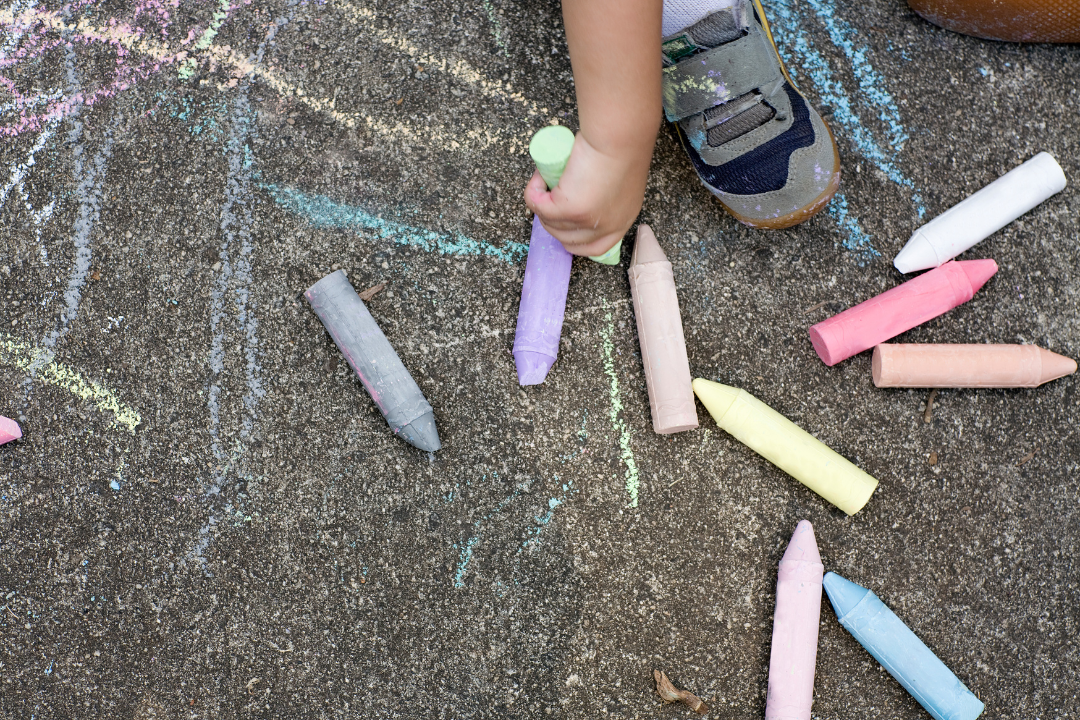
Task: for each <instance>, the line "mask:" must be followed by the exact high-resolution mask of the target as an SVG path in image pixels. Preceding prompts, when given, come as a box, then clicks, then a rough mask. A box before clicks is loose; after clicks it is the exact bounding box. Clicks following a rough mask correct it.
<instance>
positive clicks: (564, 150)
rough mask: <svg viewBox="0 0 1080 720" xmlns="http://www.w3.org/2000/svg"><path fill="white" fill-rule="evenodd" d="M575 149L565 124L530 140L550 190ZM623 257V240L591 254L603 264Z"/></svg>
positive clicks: (536, 135) (535, 161)
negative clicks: (601, 252)
mask: <svg viewBox="0 0 1080 720" xmlns="http://www.w3.org/2000/svg"><path fill="white" fill-rule="evenodd" d="M573 149H574V133H573V132H571V131H570V128H568V127H565V126H563V125H548V126H547V127H544V128H541V129H540V130H538V131H537V132H536V134H535V135H533V137H532V140H531V141H530V142H529V155H531V156H532V159H533V162H534V163H536V169H537V170H539V171H540V177H542V178H544V182H545V183H547V186H548V190H551V189H552V188H554V187H555V186H556V185H558V184H559V178H561V177H562V174H563V171H564V170H566V163H567V162H568V161H569V160H570V152H571V151H572V150H573ZM621 258H622V240H620V241H619V242H618V243H616V244H615V246H614V247H613V248H611V249H610V250H608V251H607V252H606V253H604V254H603V255H594V256H590V257H589V259H590V260H594V261H596V262H598V263H601V264H602V265H618V264H619V260H620V259H621Z"/></svg>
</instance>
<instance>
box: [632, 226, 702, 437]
mask: <svg viewBox="0 0 1080 720" xmlns="http://www.w3.org/2000/svg"><path fill="white" fill-rule="evenodd" d="M628 272H629V275H630V293H631V295H632V296H633V298H634V317H635V318H636V319H637V329H638V340H639V342H640V343H641V362H642V365H643V366H644V368H645V385H646V387H647V388H648V390H649V407H650V408H651V409H652V422H653V430H654V431H655V432H657V433H660V434H661V435H668V434H671V433H677V432H682V431H683V430H692V429H693V428H696V427H697V426H698V419H697V406H696V405H695V403H694V388H693V385H691V382H692V380H693V378H691V376H690V362H689V360H687V355H686V340H685V338H684V336H683V327H682V315H680V313H679V298H678V296H677V295H676V293H675V275H674V274H673V272H672V269H671V263H670V262H668V259H667V256H666V255H665V254H664V250H663V248H661V247H660V243H658V242H657V241H656V235H655V234H654V233H653V231H652V229H651V228H649V226H648V225H638V229H637V240H636V241H635V242H634V254H633V256H631V258H630V269H629V271H628Z"/></svg>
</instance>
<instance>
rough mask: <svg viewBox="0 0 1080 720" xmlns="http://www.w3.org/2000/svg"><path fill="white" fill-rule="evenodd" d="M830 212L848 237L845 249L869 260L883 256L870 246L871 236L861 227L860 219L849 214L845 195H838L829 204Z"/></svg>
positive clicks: (839, 193)
mask: <svg viewBox="0 0 1080 720" xmlns="http://www.w3.org/2000/svg"><path fill="white" fill-rule="evenodd" d="M828 212H829V215H831V216H832V218H833V219H834V220H835V221H836V224H837V226H838V227H839V228H840V229H841V230H843V231H844V233H845V234H846V236H847V239H845V240H844V243H843V244H844V247H845V248H847V249H848V250H851V251H853V252H855V253H858V254H859V255H863V256H866V257H868V258H869V257H871V256H878V257H880V256H881V253H879V252H878V251H877V250H875V249H874V246H873V245H871V244H870V236H869V235H868V234H867V233H866V232H865V231H864V230H863V229H862V227H861V226H860V225H859V220H858V218H856V217H855V216H854V215H850V214H849V213H848V205H847V197H846V196H845V195H844V193H842V192H838V193H836V195H835V196H834V197H833V200H832V202H831V203H829V210H828Z"/></svg>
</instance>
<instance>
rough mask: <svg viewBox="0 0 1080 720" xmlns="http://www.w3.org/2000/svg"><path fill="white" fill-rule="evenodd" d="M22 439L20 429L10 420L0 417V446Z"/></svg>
mask: <svg viewBox="0 0 1080 720" xmlns="http://www.w3.org/2000/svg"><path fill="white" fill-rule="evenodd" d="M21 437H22V428H20V427H19V423H17V422H15V421H14V420H12V419H11V418H6V417H3V416H2V415H0V445H3V444H4V443H9V442H11V441H12V440H18V439H19V438H21Z"/></svg>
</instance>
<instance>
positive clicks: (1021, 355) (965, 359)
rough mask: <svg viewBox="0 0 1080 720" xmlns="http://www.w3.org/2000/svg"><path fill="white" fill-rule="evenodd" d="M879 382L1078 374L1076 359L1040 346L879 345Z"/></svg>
mask: <svg viewBox="0 0 1080 720" xmlns="http://www.w3.org/2000/svg"><path fill="white" fill-rule="evenodd" d="M872 364H873V368H874V384H875V385H877V386H878V387H912V388H1029V387H1038V386H1039V385H1042V384H1043V383H1046V382H1050V381H1051V380H1057V379H1058V378H1061V377H1065V376H1066V375H1072V374H1073V373H1074V372H1076V361H1075V360H1073V359H1072V358H1067V357H1064V356H1062V355H1058V354H1057V353H1054V352H1050V351H1049V350H1044V349H1043V348H1041V347H1036V346H1035V345H911V344H900V343H897V344H883V345H878V346H877V347H876V348H874V359H873V363H872Z"/></svg>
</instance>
